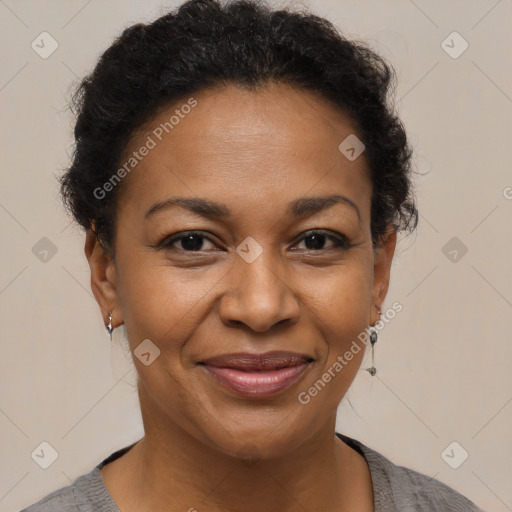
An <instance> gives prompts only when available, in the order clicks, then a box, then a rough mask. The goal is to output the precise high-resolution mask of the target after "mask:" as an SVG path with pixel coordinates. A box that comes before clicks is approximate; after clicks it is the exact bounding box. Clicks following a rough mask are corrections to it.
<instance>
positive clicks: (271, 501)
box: [102, 411, 373, 512]
mask: <svg viewBox="0 0 512 512" xmlns="http://www.w3.org/2000/svg"><path fill="white" fill-rule="evenodd" d="M144 412H146V414H144ZM143 418H144V428H145V433H146V435H145V437H144V438H143V439H142V440H141V441H139V442H138V443H137V444H136V445H135V446H134V447H133V448H132V449H131V450H129V451H128V453H127V454H126V455H124V456H123V457H121V458H120V459H118V460H117V461H114V462H113V463H111V464H108V465H107V466H105V467H104V469H103V470H102V473H103V476H104V481H105V484H106V485H107V488H108V489H109V491H110V492H111V494H112V496H113V498H114V500H115V501H116V502H117V503H118V505H119V507H120V508H121V510H123V512H125V511H126V512H131V510H137V511H139V512H145V511H146V510H147V511H150V510H153V511H154V510H161V511H162V512H166V511H168V510H169V511H171V510H187V511H190V512H194V510H196V511H198V512H201V511H203V510H208V512H221V511H222V512H229V511H239V510H244V512H259V511H261V510H280V511H282V512H299V511H301V512H303V511H304V510H308V511H316V510H321V511H323V512H334V511H336V512H348V511H350V512H354V511H359V510H361V511H373V499H372V496H373V491H372V487H371V477H370V473H369V470H368V466H367V465H366V462H365V460H364V458H363V457H362V456H361V455H360V454H359V453H357V452H356V451H355V450H353V449H352V448H350V447H349V446H347V445H346V444H345V443H343V442H342V441H341V440H340V439H338V438H337V437H336V436H335V420H336V417H335V415H333V416H332V417H330V418H328V420H327V421H326V422H325V424H324V425H323V426H322V427H321V428H320V429H319V430H318V431H317V433H316V434H315V435H314V436H313V437H312V438H310V439H308V440H306V441H305V442H304V443H303V444H302V445H301V446H300V447H298V448H297V449H295V450H293V451H292V452H290V453H288V454H287V455H286V456H283V457H280V458H273V459H270V458H265V459H258V458H257V457H256V453H257V450H256V451H254V452H251V446H250V445H249V444H248V445H247V454H248V456H247V458H245V459H243V460H242V459H240V458H239V457H232V456H229V455H226V454H225V453H222V452H220V451H219V450H217V449H216V448H215V446H214V445H212V446H209V445H208V444H207V443H204V442H201V441H198V439H196V438H195V437H193V436H191V435H190V434H189V433H188V432H186V431H185V430H184V429H182V428H181V427H180V426H178V425H176V424H175V423H172V422H170V421H168V418H166V421H165V425H162V424H160V422H161V421H162V418H161V416H157V415H153V414H147V411H143ZM123 459H125V460H124V462H121V461H122V460H123ZM118 461H119V463H118V464H117V467H115V466H114V465H116V463H117V462H118ZM109 466H111V468H109ZM114 481H115V482H117V484H116V483H114ZM121 482H123V483H122V484H121ZM109 483H110V485H109Z"/></svg>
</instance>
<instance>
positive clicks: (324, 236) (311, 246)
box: [300, 230, 351, 252]
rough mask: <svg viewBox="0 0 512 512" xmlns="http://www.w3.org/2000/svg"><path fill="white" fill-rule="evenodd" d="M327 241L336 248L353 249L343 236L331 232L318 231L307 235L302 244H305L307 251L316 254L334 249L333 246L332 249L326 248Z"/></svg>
mask: <svg viewBox="0 0 512 512" xmlns="http://www.w3.org/2000/svg"><path fill="white" fill-rule="evenodd" d="M327 240H331V241H332V243H333V246H334V248H341V249H349V248H350V247H351V245H350V243H349V241H348V240H347V238H346V237H345V236H343V235H339V234H337V235H333V234H330V233H329V232H324V231H316V230H314V231H309V232H308V233H306V235H305V236H303V237H302V239H301V240H300V243H302V242H304V243H305V245H306V250H309V251H313V252H316V251H322V250H328V249H332V248H333V246H332V245H331V247H324V245H325V243H326V242H327Z"/></svg>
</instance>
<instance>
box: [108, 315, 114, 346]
mask: <svg viewBox="0 0 512 512" xmlns="http://www.w3.org/2000/svg"><path fill="white" fill-rule="evenodd" d="M107 331H108V334H109V336H110V341H112V332H113V331H114V327H113V326H112V311H109V312H108V324H107Z"/></svg>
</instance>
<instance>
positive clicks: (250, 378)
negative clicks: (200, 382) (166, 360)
mask: <svg viewBox="0 0 512 512" xmlns="http://www.w3.org/2000/svg"><path fill="white" fill-rule="evenodd" d="M311 362H312V358H310V357H308V356H305V355H303V354H298V353H295V352H266V353H263V354H250V353H235V354H226V355H223V356H218V357H213V358H210V359H207V360H205V361H202V362H201V365H202V366H203V368H204V369H205V370H206V371H207V372H208V373H209V374H210V375H211V376H212V377H213V378H214V379H215V380H217V381H218V382H219V383H220V384H222V385H223V386H224V387H226V388H227V389H229V390H230V391H233V392H234V393H236V394H237V395H240V396H242V397H246V398H268V397H271V396H274V395H277V394H279V393H281V392H283V391H284V390H286V389H288V388H290V387H291V386H293V384H295V382H297V381H298V380H299V379H300V377H301V376H302V375H303V373H304V372H305V371H306V370H307V368H308V367H309V364H310V363H311Z"/></svg>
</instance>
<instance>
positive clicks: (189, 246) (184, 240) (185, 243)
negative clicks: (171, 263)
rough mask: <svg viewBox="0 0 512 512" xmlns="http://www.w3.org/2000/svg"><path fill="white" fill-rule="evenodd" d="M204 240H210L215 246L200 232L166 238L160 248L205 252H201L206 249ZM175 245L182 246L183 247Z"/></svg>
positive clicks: (187, 232) (189, 232) (186, 232)
mask: <svg viewBox="0 0 512 512" xmlns="http://www.w3.org/2000/svg"><path fill="white" fill-rule="evenodd" d="M204 240H208V242H210V243H211V244H212V245H213V242H212V241H211V240H210V239H209V238H208V237H207V236H205V235H204V234H202V233H201V232H199V231H183V232H182V233H177V234H176V235H173V236H171V237H169V238H166V239H165V240H164V241H163V242H162V243H161V244H159V246H160V247H162V248H164V249H178V250H182V251H186V252H204V251H201V249H202V248H204ZM175 245H181V247H176V246H175Z"/></svg>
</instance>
